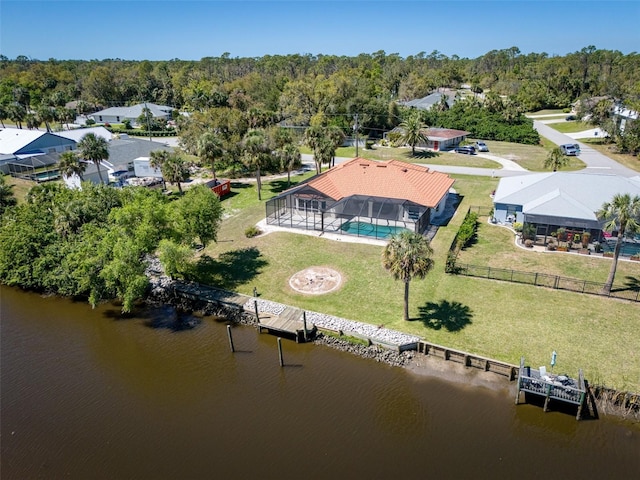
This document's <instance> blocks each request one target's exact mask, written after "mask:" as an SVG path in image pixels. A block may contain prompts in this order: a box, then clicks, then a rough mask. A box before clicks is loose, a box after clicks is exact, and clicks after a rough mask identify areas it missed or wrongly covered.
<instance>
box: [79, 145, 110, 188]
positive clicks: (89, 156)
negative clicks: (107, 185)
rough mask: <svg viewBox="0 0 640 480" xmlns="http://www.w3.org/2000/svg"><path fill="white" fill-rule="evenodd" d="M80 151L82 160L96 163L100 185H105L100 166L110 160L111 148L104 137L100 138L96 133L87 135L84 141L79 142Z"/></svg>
mask: <svg viewBox="0 0 640 480" xmlns="http://www.w3.org/2000/svg"><path fill="white" fill-rule="evenodd" d="M78 149H79V150H80V154H81V155H82V158H84V159H85V160H89V161H91V162H93V163H94V165H95V166H96V168H97V169H98V177H100V183H104V180H103V179H102V172H101V171H100V165H101V164H102V161H103V160H109V146H108V144H107V141H106V140H105V139H104V138H103V137H98V136H97V135H96V134H95V133H87V134H86V135H85V136H84V137H82V140H80V141H79V142H78Z"/></svg>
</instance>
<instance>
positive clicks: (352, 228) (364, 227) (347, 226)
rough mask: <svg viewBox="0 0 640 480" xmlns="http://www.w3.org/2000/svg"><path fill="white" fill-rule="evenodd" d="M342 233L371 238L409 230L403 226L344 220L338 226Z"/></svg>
mask: <svg viewBox="0 0 640 480" xmlns="http://www.w3.org/2000/svg"><path fill="white" fill-rule="evenodd" d="M340 230H342V231H343V232H344V233H348V234H350V235H358V236H360V237H371V238H379V239H380V238H389V237H391V236H392V235H395V234H396V233H399V232H402V231H405V230H406V231H409V230H408V229H406V228H404V227H396V226H394V225H373V224H371V223H365V222H346V223H343V224H342V226H341V227H340Z"/></svg>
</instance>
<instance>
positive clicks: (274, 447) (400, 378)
mask: <svg viewBox="0 0 640 480" xmlns="http://www.w3.org/2000/svg"><path fill="white" fill-rule="evenodd" d="M0 294H1V297H0V299H1V312H0V313H1V323H0V328H1V330H0V333H1V347H2V350H1V355H2V357H1V361H2V363H1V364H0V366H1V368H2V372H1V373H2V375H1V385H0V386H1V390H0V393H1V400H2V404H1V406H2V416H1V434H2V437H1V440H2V445H1V448H2V459H1V460H2V463H1V464H2V479H3V480H6V479H14V478H15V479H21V480H22V479H30V478H60V477H65V478H80V479H87V478H91V479H100V478H105V479H120V478H122V479H125V478H134V479H154V480H155V479H164V478H167V479H178V478H179V479H183V478H185V479H201V478H202V479H209V478H213V477H217V478H248V477H254V478H278V479H286V478H299V477H300V476H304V477H305V478H350V479H351V478H397V477H404V478H425V477H431V476H438V477H441V478H511V477H515V476H517V477H518V478H539V477H540V475H541V473H543V472H552V473H553V474H552V475H551V476H552V477H553V478H557V477H559V478H578V477H584V475H585V473H586V472H588V477H591V478H593V477H596V476H602V477H603V478H610V477H613V476H626V477H629V478H630V477H632V476H635V474H637V473H638V471H640V460H639V456H638V452H639V451H640V429H639V428H638V427H636V426H630V425H629V424H626V423H624V422H621V421H617V420H612V419H601V420H598V421H582V422H577V421H576V420H575V419H574V415H571V414H569V415H567V414H563V413H559V412H550V413H546V414H545V413H543V412H542V410H541V409H540V408H538V407H535V406H532V405H518V406H516V405H514V402H513V396H512V395H511V394H510V393H508V392H507V391H493V390H488V389H485V388H482V387H469V386H461V385H455V384H451V383H447V382H445V381H443V380H440V379H435V378H423V377H420V376H417V375H413V374H410V373H408V372H406V371H404V370H402V369H398V368H393V367H389V366H386V365H381V364H377V363H375V362H373V361H371V360H365V359H360V358H355V357H353V356H351V355H348V354H346V353H343V352H336V351H333V350H331V349H328V348H325V347H319V346H314V345H298V344H295V343H293V342H290V341H283V350H284V359H285V363H286V366H285V368H280V367H279V364H278V355H277V347H276V339H275V337H272V336H269V335H259V334H258V333H257V332H256V331H255V329H253V328H249V327H236V328H234V329H233V337H234V344H235V347H236V349H237V352H236V353H235V354H232V353H231V352H230V349H229V344H228V339H227V333H226V326H225V324H224V323H221V322H216V321H214V320H213V319H209V318H205V319H202V320H201V321H199V319H197V320H198V321H196V323H195V324H194V327H195V328H192V329H179V328H178V329H176V328H173V327H172V322H174V321H175V319H176V318H175V312H173V311H172V310H171V309H167V308H159V309H148V310H144V311H140V312H137V313H136V314H135V315H133V316H131V317H129V318H121V317H120V315H118V314H117V313H116V309H114V308H113V307H111V306H104V307H101V308H97V309H95V310H92V309H91V308H89V307H88V306H87V305H85V304H83V303H73V302H71V301H67V300H61V299H55V298H41V297H40V296H38V295H34V294H27V293H23V292H20V291H17V290H14V289H8V288H4V287H2V288H1V289H0ZM183 320H184V319H183ZM187 320H188V319H187Z"/></svg>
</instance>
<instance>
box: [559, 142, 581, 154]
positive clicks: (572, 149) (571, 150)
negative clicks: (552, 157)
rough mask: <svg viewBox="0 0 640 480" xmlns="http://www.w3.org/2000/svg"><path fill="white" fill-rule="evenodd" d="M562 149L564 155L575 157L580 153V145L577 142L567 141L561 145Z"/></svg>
mask: <svg viewBox="0 0 640 480" xmlns="http://www.w3.org/2000/svg"><path fill="white" fill-rule="evenodd" d="M560 151H561V152H562V154H563V155H568V156H572V157H575V156H576V155H580V145H578V144H577V143H565V144H564V145H560Z"/></svg>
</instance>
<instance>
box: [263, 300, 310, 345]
mask: <svg viewBox="0 0 640 480" xmlns="http://www.w3.org/2000/svg"><path fill="white" fill-rule="evenodd" d="M263 331H266V332H268V333H271V334H274V335H279V336H283V337H287V338H293V339H294V340H295V341H296V342H297V343H301V342H306V341H308V340H310V339H311V338H312V337H313V335H314V334H315V332H316V327H315V325H313V324H312V323H310V322H307V321H306V316H305V313H304V311H302V310H300V309H299V308H295V307H286V308H285V309H284V311H283V312H282V313H280V314H279V315H275V314H271V313H260V312H258V332H260V333H262V332H263Z"/></svg>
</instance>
